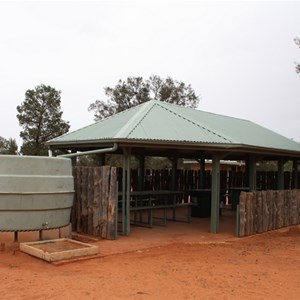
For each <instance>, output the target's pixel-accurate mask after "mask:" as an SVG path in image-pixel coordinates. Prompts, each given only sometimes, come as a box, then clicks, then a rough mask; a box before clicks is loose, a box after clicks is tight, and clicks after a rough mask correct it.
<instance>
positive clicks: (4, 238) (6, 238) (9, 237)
mask: <svg viewBox="0 0 300 300" xmlns="http://www.w3.org/2000/svg"><path fill="white" fill-rule="evenodd" d="M14 241H15V232H14V231H0V243H13V242H14Z"/></svg>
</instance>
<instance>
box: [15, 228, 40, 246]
mask: <svg viewBox="0 0 300 300" xmlns="http://www.w3.org/2000/svg"><path fill="white" fill-rule="evenodd" d="M39 240H40V231H39V230H33V231H18V242H19V243H22V242H34V241H39Z"/></svg>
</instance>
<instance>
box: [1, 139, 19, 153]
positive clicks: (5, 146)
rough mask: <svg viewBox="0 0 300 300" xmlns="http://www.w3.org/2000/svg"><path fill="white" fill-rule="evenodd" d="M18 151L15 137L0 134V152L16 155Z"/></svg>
mask: <svg viewBox="0 0 300 300" xmlns="http://www.w3.org/2000/svg"><path fill="white" fill-rule="evenodd" d="M17 153H18V145H17V142H16V140H15V139H12V138H10V139H8V140H6V139H5V138H3V137H1V136H0V154H11V155H16V154H17Z"/></svg>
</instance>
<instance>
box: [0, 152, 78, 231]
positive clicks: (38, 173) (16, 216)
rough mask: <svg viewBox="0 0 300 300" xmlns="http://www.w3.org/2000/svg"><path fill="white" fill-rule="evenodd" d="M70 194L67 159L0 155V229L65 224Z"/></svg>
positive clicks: (70, 176) (56, 226) (69, 205)
mask: <svg viewBox="0 0 300 300" xmlns="http://www.w3.org/2000/svg"><path fill="white" fill-rule="evenodd" d="M73 196H74V180H73V176H72V165H71V160H70V159H67V158H54V157H42V156H40V157H39V156H16V155H14V156H12V155H0V231H23V230H41V229H51V228H59V227H62V226H66V225H68V224H69V223H70V217H71V208H72V205H73Z"/></svg>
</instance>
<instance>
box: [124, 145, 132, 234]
mask: <svg viewBox="0 0 300 300" xmlns="http://www.w3.org/2000/svg"><path fill="white" fill-rule="evenodd" d="M130 182H131V179H130V149H127V148H124V156H123V185H122V224H123V228H122V229H123V234H124V235H129V234H130Z"/></svg>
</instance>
